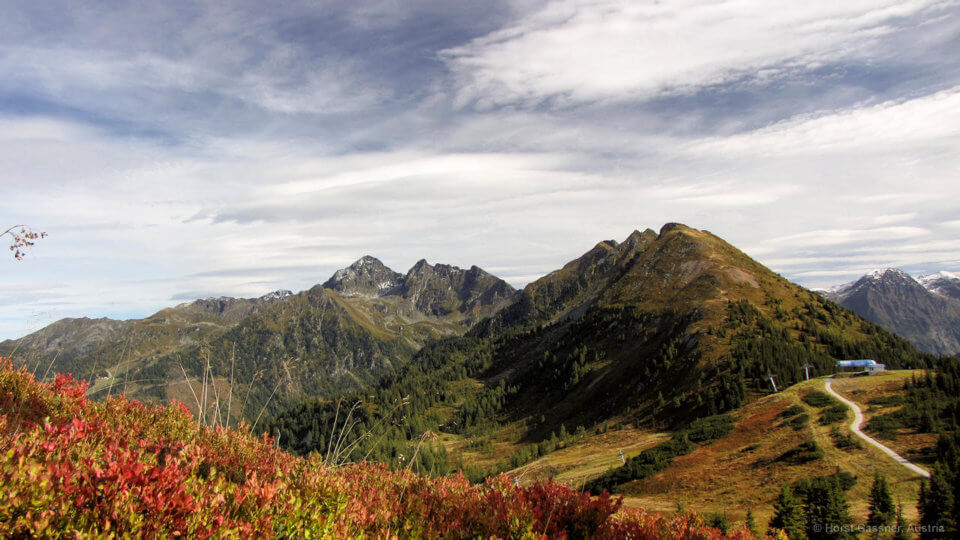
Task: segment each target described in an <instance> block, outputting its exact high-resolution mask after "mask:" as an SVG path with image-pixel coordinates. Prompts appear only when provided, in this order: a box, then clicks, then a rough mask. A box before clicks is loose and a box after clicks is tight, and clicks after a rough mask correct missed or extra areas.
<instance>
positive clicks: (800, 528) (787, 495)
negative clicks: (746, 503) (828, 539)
mask: <svg viewBox="0 0 960 540" xmlns="http://www.w3.org/2000/svg"><path fill="white" fill-rule="evenodd" d="M803 518H804V516H803V506H802V505H801V504H800V501H798V500H797V498H796V497H794V495H793V490H792V489H790V485H789V484H783V485H782V486H781V487H780V495H779V496H777V502H776V504H774V505H773V518H771V519H770V525H769V527H768V528H769V529H771V531H768V532H767V534H773V533H772V529H783V531H784V532H786V533H787V536H789V537H790V538H806V534H804V519H803Z"/></svg>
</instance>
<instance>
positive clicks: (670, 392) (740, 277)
mask: <svg viewBox="0 0 960 540" xmlns="http://www.w3.org/2000/svg"><path fill="white" fill-rule="evenodd" d="M931 282H932V281H931ZM948 285H949V283H947V284H939V285H936V286H937V287H941V288H944V287H947V286H948ZM921 288H922V287H921ZM14 350H16V354H14V355H13V356H14V358H15V359H17V361H18V362H19V363H21V364H24V365H27V366H28V367H30V368H31V369H33V370H34V371H35V372H37V373H38V374H41V375H45V374H48V373H56V372H66V371H71V372H73V373H75V374H77V375H79V376H82V377H86V378H88V379H91V380H94V385H93V387H92V394H93V395H94V396H106V395H109V394H111V393H114V392H124V393H126V394H127V395H130V396H132V397H137V398H141V399H148V400H152V401H169V400H174V399H175V400H178V401H181V402H184V403H186V404H187V405H188V406H190V408H191V409H192V410H194V411H195V412H197V413H198V414H199V415H200V416H201V417H203V418H205V419H207V420H208V421H209V419H211V418H216V419H217V420H216V421H217V422H224V420H223V417H226V420H225V422H235V421H238V420H240V419H246V420H248V421H250V422H253V423H256V422H257V421H258V420H260V419H261V417H263V419H264V422H265V423H270V424H271V426H272V427H273V428H275V429H277V430H279V431H284V430H285V431H286V433H285V436H284V437H282V440H287V441H294V440H295V441H314V442H316V441H319V440H321V439H322V437H320V436H319V435H317V436H311V435H310V432H311V430H316V429H320V428H318V427H317V420H316V418H317V416H316V415H320V416H321V417H322V415H323V414H326V413H324V412H322V411H320V412H317V411H315V412H316V415H315V418H314V419H313V420H312V421H311V422H310V423H308V424H307V425H295V424H296V422H292V421H291V422H285V420H284V418H293V417H299V416H302V415H303V414H304V413H303V410H302V409H298V407H302V406H303V404H304V403H312V404H313V405H310V406H312V407H320V408H324V407H330V406H332V404H333V403H334V401H333V400H334V398H337V397H344V396H353V398H356V399H357V400H360V401H365V402H371V401H370V397H371V395H378V394H382V396H383V400H384V401H383V402H382V403H380V405H379V406H377V407H375V409H372V410H371V411H368V412H369V414H368V415H367V417H368V418H375V417H376V416H377V414H378V413H377V410H379V411H381V412H382V411H383V410H386V409H387V408H389V407H390V406H391V405H390V404H389V403H388V401H390V400H395V399H400V398H406V397H409V399H410V400H412V402H411V405H410V408H409V414H408V415H407V417H408V418H416V419H417V426H415V427H416V428H417V429H413V428H411V429H409V430H408V431H407V432H405V433H404V434H402V435H401V434H394V435H393V436H395V437H396V438H403V437H408V436H413V435H414V434H415V432H417V431H418V430H419V429H420V428H423V427H424V425H425V424H424V423H423V422H424V421H425V419H430V420H429V422H427V423H433V425H434V427H436V429H438V430H442V429H445V430H448V431H449V430H453V431H456V432H460V433H466V432H471V431H472V430H475V429H488V428H489V426H498V427H497V428H496V429H495V430H494V431H497V432H499V430H500V429H506V428H505V426H511V427H510V428H509V429H508V431H509V432H510V433H511V434H512V435H511V436H512V437H514V438H515V439H516V438H517V437H519V439H516V440H529V441H537V440H541V439H542V438H543V437H547V436H549V435H550V434H551V433H553V432H556V431H557V430H560V429H561V428H565V429H568V430H572V429H573V428H574V427H575V426H590V425H594V424H596V423H598V422H602V421H606V420H609V419H611V418H628V419H629V421H631V422H636V423H638V424H644V423H647V424H652V425H653V424H655V425H659V426H669V425H673V424H674V423H675V422H683V421H685V420H688V419H690V418H693V417H697V416H703V415H709V414H714V413H718V412H722V411H725V410H731V409H733V408H735V407H737V406H739V405H740V404H742V403H744V402H745V401H748V400H749V399H752V398H751V396H755V395H757V394H762V393H763V392H766V391H767V390H766V389H767V388H768V387H769V381H768V376H769V375H774V376H775V377H776V381H777V383H778V384H780V385H781V386H782V385H785V384H790V383H792V382H796V381H799V380H801V378H802V377H803V370H802V369H801V367H802V366H803V365H806V364H808V365H812V366H815V369H816V370H817V371H818V372H827V371H829V370H832V368H833V363H834V362H835V360H836V359H840V358H861V357H863V358H874V359H877V360H878V361H882V362H885V363H887V364H888V365H889V366H891V367H897V366H921V365H924V363H929V362H930V360H929V359H925V358H924V357H922V356H921V355H919V354H918V353H917V352H916V351H915V350H914V349H913V347H911V346H910V345H909V344H908V343H906V342H905V341H903V340H902V339H900V338H898V337H897V336H895V335H893V334H891V333H889V332H887V331H885V330H883V329H882V328H880V327H879V326H877V325H875V324H873V323H871V322H868V321H867V320H864V319H862V318H860V317H859V316H857V315H855V314H854V313H852V312H850V311H847V310H846V309H844V308H842V307H840V306H838V305H837V304H835V303H833V302H830V301H828V300H827V299H825V298H823V297H821V296H819V295H817V294H815V293H812V292H811V291H808V290H806V289H803V288H802V287H799V286H797V285H795V284H793V283H791V282H789V281H787V280H786V279H784V278H783V277H781V276H779V275H778V274H776V273H774V272H772V271H770V270H769V269H767V268H766V267H764V266H762V265H761V264H759V263H757V262H756V261H754V260H753V259H751V258H750V257H748V256H747V255H746V254H744V253H743V252H741V251H740V250H738V249H736V248H735V247H734V246H732V245H730V244H728V243H727V242H725V241H724V240H722V239H721V238H719V237H717V236H715V235H713V234H711V233H710V232H708V231H701V230H697V229H693V228H691V227H688V226H685V225H681V224H677V223H669V224H667V225H664V226H663V227H662V228H661V229H660V230H659V231H654V230H651V229H647V230H644V231H634V232H632V233H631V234H629V235H628V236H627V238H626V239H624V240H623V241H622V242H617V241H615V240H605V241H602V242H599V243H598V244H596V245H595V246H594V247H593V248H592V249H590V250H589V251H587V252H586V253H584V254H583V255H582V256H580V257H578V258H576V259H575V260H573V261H571V262H569V263H567V264H566V265H564V266H563V267H562V268H560V269H557V270H555V271H553V272H551V273H549V274H547V275H545V276H544V277H542V278H540V279H538V280H536V281H534V282H532V283H530V284H528V285H527V286H526V287H524V289H523V290H522V291H516V290H514V289H513V288H512V287H511V286H510V285H508V284H507V283H506V282H504V281H503V280H501V279H499V278H497V277H495V276H492V275H490V274H489V273H487V272H485V271H483V270H482V269H480V268H478V267H475V266H474V267H471V268H469V269H461V268H457V267H454V266H449V265H443V264H436V265H431V264H429V263H427V262H426V261H424V260H421V261H419V262H417V263H416V264H415V265H414V266H413V267H412V268H410V269H409V270H408V271H407V272H406V273H405V274H401V273H398V272H395V271H393V270H391V269H390V268H388V267H386V266H385V265H383V264H382V263H381V262H380V261H379V260H377V259H375V258H373V257H369V256H366V257H362V258H361V259H359V260H357V261H356V262H355V263H353V264H351V265H350V266H348V267H346V268H344V269H341V270H338V271H337V272H336V273H334V275H333V276H331V277H330V278H329V279H328V280H327V281H325V282H324V283H323V284H322V285H316V286H314V287H312V288H311V289H309V290H306V291H302V292H299V293H295V294H294V293H291V292H289V291H277V292H275V293H271V294H268V295H265V296H264V297H261V298H256V299H234V298H211V299H204V300H197V301H194V302H189V303H185V304H181V305H178V306H176V307H172V308H168V309H164V310H161V311H160V312H158V313H156V314H154V315H152V316H150V317H147V318H145V319H138V320H129V321H113V320H109V319H97V320H91V319H66V320H62V321H58V322H56V323H54V324H52V325H50V326H48V327H47V328H44V329H42V330H40V331H38V332H35V333H33V334H31V335H28V336H25V337H24V338H21V339H19V340H11V341H7V342H4V343H2V344H0V353H2V354H10V353H11V352H13V351H14ZM431 389H432V390H431ZM388 397H389V399H388ZM440 397H442V399H441V400H440V401H439V402H438V401H437V399H440ZM234 398H236V399H234ZM317 400H319V401H317ZM224 402H226V403H227V405H226V409H227V410H226V411H224V410H223V405H224ZM438 407H439V409H438ZM328 412H329V411H328ZM441 426H442V428H441ZM482 426H487V427H486V428H484V427H482ZM298 450H307V448H306V447H302V448H298Z"/></svg>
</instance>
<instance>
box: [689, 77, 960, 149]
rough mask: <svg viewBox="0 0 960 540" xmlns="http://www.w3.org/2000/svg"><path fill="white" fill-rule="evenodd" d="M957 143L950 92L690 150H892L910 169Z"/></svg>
mask: <svg viewBox="0 0 960 540" xmlns="http://www.w3.org/2000/svg"><path fill="white" fill-rule="evenodd" d="M958 139H960V88H951V89H949V90H944V91H942V92H938V93H936V94H932V95H929V96H924V97H922V98H917V99H912V100H905V101H896V102H887V103H881V104H878V105H873V106H864V107H859V108H853V109H849V110H843V111H830V112H828V113H822V114H819V115H804V116H800V117H796V118H791V119H789V120H786V121H783V122H780V123H778V124H775V125H772V126H769V127H766V128H763V129H758V130H755V131H751V132H748V133H745V134H742V135H734V136H728V137H711V138H708V139H704V140H700V141H697V142H695V143H693V144H692V145H691V147H690V151H691V152H692V153H694V154H708V155H715V156H729V157H733V156H744V155H749V156H751V157H756V156H763V155H775V156H809V155H815V154H836V153H844V152H849V151H851V150H856V151H862V152H865V153H866V152H869V153H875V154H881V153H887V152H891V151H893V152H896V153H898V154H901V156H902V157H901V162H904V163H906V164H907V165H911V164H912V163H911V161H914V160H917V159H918V154H919V156H925V155H930V154H932V155H935V156H936V155H941V154H944V153H950V154H953V155H956V150H957V147H958ZM908 151H909V152H911V153H910V154H907V153H906V152H908Z"/></svg>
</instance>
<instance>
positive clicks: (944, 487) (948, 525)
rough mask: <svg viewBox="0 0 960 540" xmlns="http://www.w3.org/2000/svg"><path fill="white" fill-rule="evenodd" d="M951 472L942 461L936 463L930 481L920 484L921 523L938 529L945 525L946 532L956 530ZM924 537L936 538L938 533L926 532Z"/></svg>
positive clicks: (918, 505) (919, 507)
mask: <svg viewBox="0 0 960 540" xmlns="http://www.w3.org/2000/svg"><path fill="white" fill-rule="evenodd" d="M950 480H951V473H950V471H949V469H947V467H946V466H945V465H943V464H942V463H939V462H938V463H936V464H935V465H934V467H933V472H932V474H931V475H930V481H929V482H924V483H922V484H921V485H920V498H919V500H918V501H917V511H918V513H919V514H920V525H921V526H923V527H927V528H932V529H933V530H937V529H939V528H940V527H943V529H944V531H945V532H954V531H955V530H956V529H955V523H954V521H953V516H951V512H952V510H953V508H954V497H953V486H952V485H951V484H952V482H951V481H950ZM923 536H924V538H935V537H937V535H936V534H929V533H924V535H923Z"/></svg>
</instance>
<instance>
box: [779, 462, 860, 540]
mask: <svg viewBox="0 0 960 540" xmlns="http://www.w3.org/2000/svg"><path fill="white" fill-rule="evenodd" d="M805 503H806V504H805V505H804V514H805V516H806V523H805V530H806V533H807V536H808V537H809V538H811V539H814V538H853V537H854V535H853V533H852V532H845V531H842V530H840V531H837V530H835V529H836V528H839V527H843V526H845V525H851V524H852V523H853V519H852V518H851V517H850V505H849V504H848V503H847V498H846V496H845V495H844V493H843V488H841V487H840V482H839V480H837V479H836V478H835V477H834V478H833V479H832V480H829V481H826V482H822V483H818V484H816V485H813V486H811V487H810V489H809V490H808V491H807V497H806V501H805ZM828 529H829V530H828ZM791 538H792V536H791Z"/></svg>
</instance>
